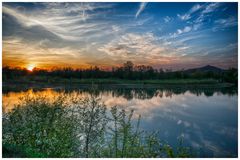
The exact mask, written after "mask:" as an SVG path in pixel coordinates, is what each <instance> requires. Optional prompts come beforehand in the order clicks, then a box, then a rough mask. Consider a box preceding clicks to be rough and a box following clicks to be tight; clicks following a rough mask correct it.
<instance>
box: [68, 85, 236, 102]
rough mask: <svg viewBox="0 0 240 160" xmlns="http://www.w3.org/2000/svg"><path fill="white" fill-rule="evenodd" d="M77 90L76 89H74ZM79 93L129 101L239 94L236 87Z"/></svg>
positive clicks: (115, 89) (92, 90) (103, 90)
mask: <svg viewBox="0 0 240 160" xmlns="http://www.w3.org/2000/svg"><path fill="white" fill-rule="evenodd" d="M74 90H76V89H74ZM72 91H73V89H65V92H70V93H71V92H72ZM78 92H79V93H88V94H91V95H94V96H101V95H102V93H106V94H111V96H112V97H124V98H125V99H127V100H131V99H133V98H136V99H151V98H153V97H161V98H162V97H169V98H172V96H173V95H180V94H185V93H186V92H190V93H191V94H194V95H196V96H201V95H205V96H207V97H210V96H213V95H214V93H217V94H223V95H229V96H233V95H236V94H237V88H236V87H228V88H207V87H205V88H204V87H202V88H200V87H194V86H192V87H185V86H184V87H165V88H111V87H108V88H106V87H98V88H95V89H89V88H85V89H79V90H78Z"/></svg>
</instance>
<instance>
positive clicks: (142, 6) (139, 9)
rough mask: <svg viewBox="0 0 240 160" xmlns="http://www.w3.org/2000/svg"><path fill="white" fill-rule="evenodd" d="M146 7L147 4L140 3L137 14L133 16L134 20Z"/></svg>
mask: <svg viewBox="0 0 240 160" xmlns="http://www.w3.org/2000/svg"><path fill="white" fill-rule="evenodd" d="M146 6H147V2H142V3H140V6H139V8H138V10H137V13H136V15H135V17H136V18H137V17H138V16H139V15H140V14H141V13H142V12H143V10H144V9H145V7H146Z"/></svg>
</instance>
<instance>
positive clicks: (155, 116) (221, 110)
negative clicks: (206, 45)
mask: <svg viewBox="0 0 240 160" xmlns="http://www.w3.org/2000/svg"><path fill="white" fill-rule="evenodd" d="M26 93H27V94H32V95H46V96H47V97H48V98H50V99H51V98H52V97H54V96H56V95H59V94H64V95H66V96H67V97H74V96H76V97H85V96H89V95H90V93H89V92H82V91H73V92H65V93H63V92H56V91H53V90H51V89H47V90H43V91H32V90H29V91H27V92H17V93H14V92H9V93H7V94H3V111H5V110H6V109H11V107H13V104H16V103H17V101H18V99H19V97H21V96H23V95H24V94H26ZM129 93H130V94H131V95H130V96H129V95H127V96H126V95H125V96H124V95H123V94H117V93H114V91H112V92H111V91H108V92H100V94H99V95H98V97H100V98H101V101H102V102H104V103H105V104H106V105H107V107H111V106H115V105H117V106H120V107H121V108H124V109H126V110H131V109H134V110H135V113H136V116H135V117H134V118H137V117H138V116H137V115H139V114H141V116H142V121H143V125H142V127H143V128H144V127H146V128H153V129H155V130H160V131H161V132H162V134H163V136H164V137H165V138H169V139H166V140H169V141H170V140H171V139H173V138H174V137H175V140H176V137H177V136H179V135H181V134H183V135H184V140H185V141H187V142H188V143H189V144H191V146H192V147H195V148H202V149H203V150H204V151H206V152H211V153H212V154H214V155H215V156H224V155H231V154H233V155H236V154H237V152H235V150H236V148H237V95H234V96H228V95H224V94H219V93H214V94H213V96H210V97H207V96H205V94H199V95H200V96H199V95H198V96H197V95H196V94H192V93H191V92H189V91H186V92H184V93H183V94H174V93H172V92H169V91H166V92H165V91H163V92H162V91H157V92H155V93H154V94H153V93H151V94H153V95H154V96H153V97H151V96H147V99H143V98H142V99H141V98H140V97H143V96H142V93H140V92H138V95H137V96H134V94H135V93H134V92H132V91H131V92H129ZM114 95H117V96H114ZM129 97H132V98H130V99H127V98H129ZM139 98H140V99H139ZM234 121H236V122H234ZM229 141H230V142H229Z"/></svg>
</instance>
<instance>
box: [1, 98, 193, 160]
mask: <svg viewBox="0 0 240 160" xmlns="http://www.w3.org/2000/svg"><path fill="white" fill-rule="evenodd" d="M134 116H136V115H134V111H133V110H131V111H126V110H124V109H120V108H118V107H117V106H114V107H112V108H111V109H110V110H107V108H106V106H105V105H104V104H103V103H101V102H100V100H99V99H97V98H95V97H93V96H91V97H86V98H84V99H79V98H78V96H77V95H76V97H71V99H65V98H64V97H62V96H58V97H55V98H53V99H48V98H47V97H31V96H26V97H23V98H22V103H20V104H19V105H17V106H15V109H14V110H13V111H11V112H9V113H5V114H4V115H3V138H2V143H3V157H28V158H33V157H61V158H63V157H65V158H67V157H93V158H94V157H106V158H107V157H116V158H117V157H122V158H123V157H129V158H130V157H135V158H137V157H141V158H156V157H190V156H192V155H191V154H190V152H189V149H188V147H185V146H183V143H182V140H180V141H179V142H180V143H179V146H178V147H177V149H176V150H174V149H173V148H172V147H171V146H169V145H168V144H167V143H166V142H164V141H161V140H160V139H159V138H158V132H152V133H147V132H145V131H143V130H142V129H141V127H140V122H141V116H139V118H138V119H137V121H136V122H137V123H136V124H135V123H134V121H135V119H133V117H134ZM176 140H177V138H176Z"/></svg>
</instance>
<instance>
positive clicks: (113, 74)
mask: <svg viewBox="0 0 240 160" xmlns="http://www.w3.org/2000/svg"><path fill="white" fill-rule="evenodd" d="M237 73H238V71H237V69H235V68H230V69H228V70H222V71H221V72H219V71H199V70H196V71H191V72H186V71H185V70H179V71H172V70H169V69H168V70H163V69H154V68H153V67H152V66H149V65H134V64H133V63H132V62H131V61H127V62H126V63H124V64H123V65H122V66H120V67H113V68H112V69H111V71H106V70H102V69H100V68H99V67H97V66H94V67H90V68H88V69H73V68H71V67H66V68H55V69H51V70H46V69H40V68H34V69H33V71H28V70H27V69H26V68H11V67H9V66H5V67H3V70H2V74H3V81H4V80H8V79H14V78H18V77H22V76H47V77H59V78H78V79H90V78H91V79H126V80H149V79H152V80H160V79H206V78H208V79H209V78H212V79H218V80H219V81H221V82H231V83H236V84H237V77H238V76H237Z"/></svg>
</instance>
